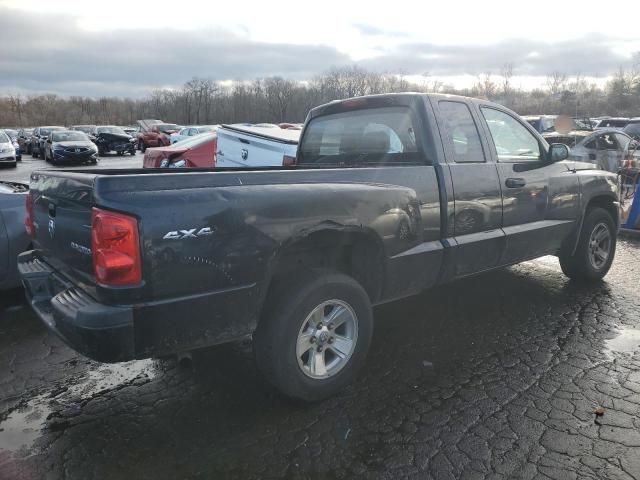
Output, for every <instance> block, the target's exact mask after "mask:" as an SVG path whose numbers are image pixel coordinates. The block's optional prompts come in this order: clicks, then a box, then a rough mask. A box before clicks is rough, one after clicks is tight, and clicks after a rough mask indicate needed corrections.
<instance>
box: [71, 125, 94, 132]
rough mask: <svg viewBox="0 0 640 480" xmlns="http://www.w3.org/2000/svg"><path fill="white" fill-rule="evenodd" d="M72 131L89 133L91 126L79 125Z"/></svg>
mask: <svg viewBox="0 0 640 480" xmlns="http://www.w3.org/2000/svg"><path fill="white" fill-rule="evenodd" d="M72 130H77V131H78V132H84V133H91V130H93V127H92V126H91V125H80V126H77V127H73V128H72Z"/></svg>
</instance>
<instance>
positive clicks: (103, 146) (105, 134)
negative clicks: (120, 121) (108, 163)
mask: <svg viewBox="0 0 640 480" xmlns="http://www.w3.org/2000/svg"><path fill="white" fill-rule="evenodd" d="M89 139H90V140H91V141H92V142H93V143H95V144H96V147H97V148H98V155H106V154H107V153H109V152H112V151H113V152H116V154H117V155H120V156H122V155H124V154H125V153H129V154H130V155H135V154H136V139H135V138H133V137H132V136H131V135H127V134H126V133H125V131H124V130H122V128H120V127H116V126H115V125H100V126H98V127H94V129H93V130H92V131H91V133H90V134H89Z"/></svg>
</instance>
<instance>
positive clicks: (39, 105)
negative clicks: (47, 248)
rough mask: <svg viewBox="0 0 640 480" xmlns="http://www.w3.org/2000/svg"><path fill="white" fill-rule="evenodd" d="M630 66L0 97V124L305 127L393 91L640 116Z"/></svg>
mask: <svg viewBox="0 0 640 480" xmlns="http://www.w3.org/2000/svg"><path fill="white" fill-rule="evenodd" d="M635 59H636V61H635V62H634V66H633V67H631V68H626V69H625V68H620V70H619V71H617V72H616V73H615V75H613V76H612V77H611V79H610V80H609V81H608V82H607V83H606V85H604V86H598V85H597V84H595V83H591V82H589V81H587V79H586V78H585V77H584V76H582V75H575V76H568V75H565V74H563V73H559V72H554V73H551V74H550V75H548V76H547V77H546V80H545V82H544V85H543V86H541V87H540V88H536V89H533V90H524V89H522V88H519V87H518V86H517V85H515V81H514V66H513V65H512V64H505V65H504V67H503V68H502V69H501V71H500V72H499V73H498V74H489V73H487V74H485V75H480V76H478V78H477V80H476V82H475V83H474V84H473V85H472V86H471V87H469V88H463V89H456V88H454V87H453V86H451V85H447V84H446V83H443V82H442V81H439V80H438V79H437V78H431V77H428V76H426V77H425V80H424V81H422V82H420V83H415V82H410V81H408V80H407V79H406V78H405V77H404V76H402V75H395V74H385V73H376V72H371V71H367V70H365V69H362V68H360V67H357V66H353V67H348V68H334V69H332V70H330V71H328V72H326V73H324V74H322V75H319V76H317V77H316V78H314V79H312V80H310V81H306V82H298V81H292V80H287V79H285V78H282V77H269V78H261V79H256V80H254V81H252V82H241V81H235V82H218V81H214V80H211V79H206V78H193V79H192V80H189V81H188V82H186V83H185V84H184V85H183V86H182V87H181V88H177V89H168V88H165V89H157V90H153V91H152V92H150V94H149V95H148V96H147V97H145V98H141V99H130V98H116V97H100V98H91V97H82V96H71V97H62V96H59V95H55V94H44V95H29V96H25V95H21V94H15V95H6V96H3V97H0V126H4V127H10V126H37V125H73V124H76V125H78V124H115V125H132V124H135V122H136V120H139V119H142V118H158V119H161V120H164V121H167V122H175V123H178V124H182V125H197V124H220V123H240V122H249V123H259V122H269V123H281V122H302V121H304V119H305V117H306V114H307V112H308V111H309V110H310V109H311V108H312V107H314V106H316V105H320V104H323V103H326V102H329V101H331V100H336V99H342V98H348V97H354V96H358V95H367V94H374V93H390V92H408V91H414V92H438V93H451V94H458V95H465V96H471V97H479V98H485V99H488V100H492V101H496V102H498V103H501V104H503V105H505V106H507V107H509V108H511V109H513V110H515V111H516V112H518V113H519V114H521V115H526V114H540V113H545V114H567V115H571V116H573V115H578V116H584V117H588V116H600V115H611V116H640V53H639V54H637V55H636V57H635Z"/></svg>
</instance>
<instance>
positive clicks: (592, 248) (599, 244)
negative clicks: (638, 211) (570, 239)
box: [559, 208, 617, 282]
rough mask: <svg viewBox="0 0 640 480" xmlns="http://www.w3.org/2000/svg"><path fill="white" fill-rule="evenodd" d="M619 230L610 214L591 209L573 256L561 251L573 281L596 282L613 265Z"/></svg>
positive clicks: (565, 271) (586, 215) (562, 263)
mask: <svg viewBox="0 0 640 480" xmlns="http://www.w3.org/2000/svg"><path fill="white" fill-rule="evenodd" d="M616 240H617V232H616V225H615V222H614V220H613V218H611V214H610V213H609V212H607V211H606V210H605V209H603V208H591V209H589V210H588V211H587V213H586V214H585V218H584V221H583V223H582V230H581V231H580V237H579V238H578V246H577V248H576V251H575V253H574V254H573V255H569V254H567V253H565V252H561V253H560V255H559V258H560V267H561V268H562V271H563V272H564V274H565V275H566V276H567V277H569V278H571V279H572V280H577V281H583V282H596V281H598V280H602V278H604V276H605V275H606V274H607V272H608V271H609V269H610V268H611V264H612V263H613V258H614V256H615V253H616Z"/></svg>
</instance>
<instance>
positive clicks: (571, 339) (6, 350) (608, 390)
mask: <svg viewBox="0 0 640 480" xmlns="http://www.w3.org/2000/svg"><path fill="white" fill-rule="evenodd" d="M115 160H116V161H118V160H117V159H115ZM133 160H134V159H131V161H133ZM36 162H38V161H34V163H33V166H34V167H35V166H36V165H38V164H37V163H36ZM120 162H121V163H122V166H125V165H127V166H128V162H126V163H125V162H124V161H119V163H120ZM29 163H31V162H29ZM36 168H37V167H36ZM17 173H20V175H21V178H22V175H24V174H25V173H27V162H25V164H24V166H23V167H22V168H20V167H19V171H18V172H17ZM26 176H27V178H28V173H27V175H26ZM639 289H640V243H637V242H636V243H634V242H633V241H628V240H622V241H621V242H620V243H619V249H618V254H617V258H616V261H615V263H614V266H613V269H612V271H611V272H610V274H609V275H608V277H607V278H606V281H605V282H603V283H601V284H599V285H595V286H591V287H584V286H579V285H575V284H573V283H571V282H569V281H568V280H567V279H566V278H565V277H564V276H563V275H562V273H561V272H560V270H559V267H558V264H557V261H556V260H555V259H553V258H543V259H540V260H536V261H533V262H527V263H525V264H522V265H520V266H517V267H513V268H509V269H503V270H500V271H496V272H493V273H489V274H485V275H482V276H478V277H475V278H470V279H467V280H463V281H458V282H456V283H453V284H450V285H446V286H442V287H439V288H437V289H434V290H431V291H429V292H425V293H424V294H421V295H419V296H415V297H412V298H409V299H405V300H402V301H398V302H394V303H391V304H387V305H384V306H381V307H378V308H376V310H375V322H376V325H375V333H374V340H373V345H372V348H371V352H370V355H369V360H368V363H367V366H366V367H365V369H364V371H363V372H362V374H361V375H360V377H359V379H358V380H357V381H356V382H355V383H354V384H353V385H352V386H350V387H349V388H347V390H346V391H344V392H343V393H341V394H340V395H338V396H337V397H335V398H332V399H330V400H328V401H325V402H322V403H318V404H314V405H305V404H301V403H295V402H291V401H289V400H286V399H284V398H282V397H281V396H279V395H278V394H277V393H275V392H274V390H273V389H272V388H270V387H269V386H268V385H267V384H266V383H265V382H264V381H263V379H262V378H261V377H260V375H259V374H258V372H257V370H256V367H255V366H254V364H253V358H252V355H251V346H250V345H248V344H233V345H227V346H223V347H219V348H216V349H211V350H208V351H202V352H197V353H196V354H195V355H194V358H193V361H192V363H191V365H190V366H186V367H185V366H180V365H178V364H177V362H175V361H173V360H162V361H160V360H145V361H137V362H130V363H126V364H117V365H106V364H98V363H96V362H92V361H89V360H87V359H86V358H83V357H81V356H78V355H77V354H76V353H75V352H74V351H72V350H70V349H69V348H67V347H66V346H65V345H63V344H62V342H61V341H60V340H58V339H57V338H56V337H55V336H53V335H52V334H50V333H49V332H48V331H47V330H46V329H45V328H44V326H43V325H42V323H41V322H40V321H39V320H38V319H37V318H36V317H35V315H34V314H33V313H32V312H31V311H30V310H29V308H28V306H26V304H25V301H24V298H23V296H22V292H21V291H20V290H15V291H11V292H3V293H1V294H0V479H2V480H14V479H26V480H32V479H33V480H35V479H56V480H57V479H83V480H85V479H86V480H90V479H253V478H256V479H257V478H293V479H298V478H300V479H305V478H345V479H347V478H375V479H377V478H381V479H398V478H416V479H423V478H436V479H448V478H469V479H472V478H478V479H481V478H482V479H485V478H496V479H497V478H554V479H572V478H580V479H583V478H593V479H601V478H607V479H633V478H640V294H639V293H640V292H639Z"/></svg>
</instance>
